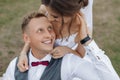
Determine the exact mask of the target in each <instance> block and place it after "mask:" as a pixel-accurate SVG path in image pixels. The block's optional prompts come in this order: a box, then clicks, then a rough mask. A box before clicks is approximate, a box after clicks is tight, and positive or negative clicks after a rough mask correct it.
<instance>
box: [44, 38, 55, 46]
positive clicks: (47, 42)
mask: <svg viewBox="0 0 120 80" xmlns="http://www.w3.org/2000/svg"><path fill="white" fill-rule="evenodd" d="M42 43H44V44H48V45H49V44H52V43H53V40H52V39H51V40H46V41H43V42H42Z"/></svg>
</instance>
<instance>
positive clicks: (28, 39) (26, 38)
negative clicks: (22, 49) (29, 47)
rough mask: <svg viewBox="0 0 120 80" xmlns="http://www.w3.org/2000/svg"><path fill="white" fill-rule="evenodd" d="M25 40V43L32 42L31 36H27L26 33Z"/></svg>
mask: <svg viewBox="0 0 120 80" xmlns="http://www.w3.org/2000/svg"><path fill="white" fill-rule="evenodd" d="M23 39H24V41H25V43H29V42H30V38H29V35H28V34H26V33H24V34H23Z"/></svg>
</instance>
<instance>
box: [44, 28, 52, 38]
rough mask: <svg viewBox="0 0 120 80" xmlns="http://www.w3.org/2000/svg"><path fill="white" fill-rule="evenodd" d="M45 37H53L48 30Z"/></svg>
mask: <svg viewBox="0 0 120 80" xmlns="http://www.w3.org/2000/svg"><path fill="white" fill-rule="evenodd" d="M45 37H47V38H51V37H52V35H51V33H50V32H49V31H48V30H46V32H45Z"/></svg>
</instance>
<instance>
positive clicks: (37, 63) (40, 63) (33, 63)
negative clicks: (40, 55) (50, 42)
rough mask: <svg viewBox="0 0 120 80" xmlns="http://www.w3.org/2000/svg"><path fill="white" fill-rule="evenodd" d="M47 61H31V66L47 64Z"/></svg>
mask: <svg viewBox="0 0 120 80" xmlns="http://www.w3.org/2000/svg"><path fill="white" fill-rule="evenodd" d="M48 64H49V62H48V61H41V62H32V63H31V65H32V66H38V65H45V66H48Z"/></svg>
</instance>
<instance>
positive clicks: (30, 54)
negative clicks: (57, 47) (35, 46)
mask: <svg viewBox="0 0 120 80" xmlns="http://www.w3.org/2000/svg"><path fill="white" fill-rule="evenodd" d="M50 60H51V55H50V54H48V55H46V56H45V57H44V58H42V59H37V58H35V57H34V56H33V55H32V51H31V50H30V51H29V62H30V63H31V62H37V61H49V62H50ZM29 65H30V66H31V64H29Z"/></svg>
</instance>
